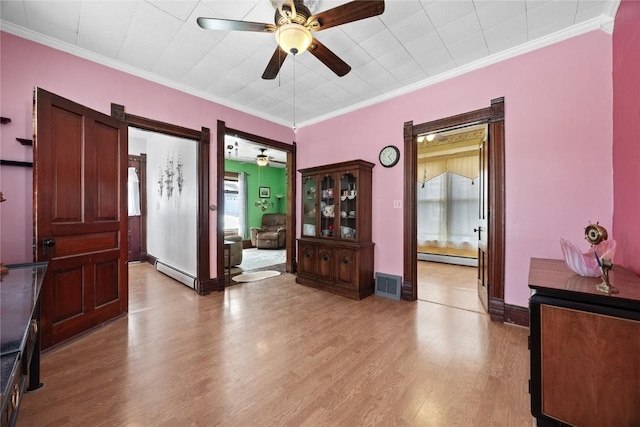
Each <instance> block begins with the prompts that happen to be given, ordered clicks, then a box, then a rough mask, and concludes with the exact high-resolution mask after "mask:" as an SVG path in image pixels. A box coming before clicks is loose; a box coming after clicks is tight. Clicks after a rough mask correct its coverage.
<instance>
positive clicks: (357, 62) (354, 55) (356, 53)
mask: <svg viewBox="0 0 640 427" xmlns="http://www.w3.org/2000/svg"><path fill="white" fill-rule="evenodd" d="M339 56H340V58H342V60H343V61H345V62H346V63H347V64H349V65H350V66H351V67H352V68H357V67H359V66H361V65H362V64H366V63H367V62H369V61H371V60H372V59H373V57H372V56H371V55H370V54H369V52H367V51H365V50H364V49H363V48H361V47H360V46H359V45H357V44H355V45H354V46H353V49H350V50H349V51H347V52H346V53H343V54H341V55H339Z"/></svg>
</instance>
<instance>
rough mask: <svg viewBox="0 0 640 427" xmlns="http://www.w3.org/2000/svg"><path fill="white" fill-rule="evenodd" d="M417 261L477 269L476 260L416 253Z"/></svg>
mask: <svg viewBox="0 0 640 427" xmlns="http://www.w3.org/2000/svg"><path fill="white" fill-rule="evenodd" d="M417 258H418V261H431V262H441V263H443V264H455V265H465V266H467V267H477V266H478V258H466V257H457V256H450V255H438V254H427V253H422V252H418V257H417Z"/></svg>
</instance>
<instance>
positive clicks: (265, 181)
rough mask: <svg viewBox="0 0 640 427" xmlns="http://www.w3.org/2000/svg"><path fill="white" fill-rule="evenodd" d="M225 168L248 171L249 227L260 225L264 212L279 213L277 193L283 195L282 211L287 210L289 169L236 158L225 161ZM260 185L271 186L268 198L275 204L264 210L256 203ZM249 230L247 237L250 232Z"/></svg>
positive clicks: (233, 170) (231, 170) (232, 170)
mask: <svg viewBox="0 0 640 427" xmlns="http://www.w3.org/2000/svg"><path fill="white" fill-rule="evenodd" d="M224 169H225V171H227V172H246V173H247V205H248V206H247V228H248V229H250V228H251V227H260V224H261V223H262V214H265V213H277V212H278V210H277V208H278V199H277V198H276V195H279V194H281V195H282V201H281V202H280V212H281V213H286V212H287V169H286V168H273V167H270V166H263V167H260V166H258V165H257V164H255V163H249V162H238V161H236V160H227V159H225V161H224ZM258 187H269V188H270V189H271V197H270V198H269V199H267V200H269V201H270V202H273V206H272V207H270V208H269V209H267V210H266V211H263V210H262V209H261V208H260V207H259V206H256V205H255V202H256V201H257V200H261V199H260V197H258ZM248 233H249V231H248V230H247V239H249V237H250V234H248Z"/></svg>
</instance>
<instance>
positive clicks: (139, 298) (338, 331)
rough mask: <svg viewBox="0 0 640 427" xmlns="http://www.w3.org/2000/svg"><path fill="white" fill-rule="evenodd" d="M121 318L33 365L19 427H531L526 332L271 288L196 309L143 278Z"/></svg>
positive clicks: (290, 281) (411, 305)
mask: <svg viewBox="0 0 640 427" xmlns="http://www.w3.org/2000/svg"><path fill="white" fill-rule="evenodd" d="M129 301H130V307H129V314H128V315H127V316H126V317H123V318H120V319H117V320H115V321H112V322H111V323H108V324H106V325H105V326H103V327H101V328H98V329H95V330H93V331H91V332H90V333H87V334H85V335H84V336H82V337H79V338H77V339H75V340H73V341H72V342H69V343H66V344H63V345H62V346H59V347H57V348H54V349H53V350H51V351H48V352H47V353H45V354H44V355H43V357H42V374H41V380H42V381H43V382H44V383H45V386H44V387H43V388H41V389H40V390H38V391H35V392H32V393H28V394H27V395H26V396H25V397H24V399H23V401H22V404H21V409H20V416H19V418H18V425H22V426H60V425H73V426H92V427H94V426H187V425H193V426H195V425H199V426H270V425H291V426H298V425H307V426H318V425H333V426H356V425H367V426H375V425H379V426H392V425H400V426H403V425H406V426H452V425H457V426H531V425H532V418H531V416H530V413H529V394H528V393H527V380H528V378H529V369H528V351H527V335H528V330H527V329H525V328H520V327H517V326H511V325H504V324H498V323H492V322H491V321H490V320H489V317H488V316H487V315H483V314H479V313H474V312H471V311H465V310H459V309H453V308H450V307H447V306H444V305H439V304H432V303H428V302H424V301H415V302H406V301H395V300H391V299H388V298H381V297H377V296H371V297H368V298H365V299H364V300H362V301H354V300H350V299H347V298H343V297H340V296H336V295H332V294H329V293H325V292H322V291H319V290H316V289H312V288H308V287H305V286H300V285H297V284H295V283H294V276H292V275H290V274H284V275H281V276H279V277H275V278H272V279H267V280H264V281H260V282H253V283H246V284H242V285H238V286H233V287H230V288H227V290H226V291H225V292H224V293H212V294H210V295H207V296H204V297H203V296H198V295H196V293H195V292H193V290H191V289H189V288H187V287H185V286H183V285H181V284H178V283H176V282H174V281H173V280H171V279H169V278H168V277H166V276H164V275H162V274H160V273H157V272H156V271H155V270H153V268H152V267H151V266H149V265H147V264H138V265H134V266H131V267H130V298H129Z"/></svg>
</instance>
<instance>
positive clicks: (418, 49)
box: [404, 31, 445, 58]
mask: <svg viewBox="0 0 640 427" xmlns="http://www.w3.org/2000/svg"><path fill="white" fill-rule="evenodd" d="M404 47H405V48H406V49H407V50H408V51H409V53H410V54H411V56H413V57H414V58H420V57H422V56H425V55H427V54H429V52H433V51H434V50H441V49H445V46H444V43H442V39H441V38H440V35H439V34H438V33H437V32H436V31H432V32H430V33H426V34H423V35H421V36H420V37H417V38H416V39H415V40H412V41H411V42H409V43H405V45H404Z"/></svg>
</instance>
